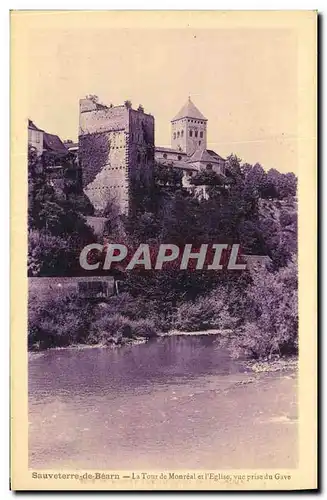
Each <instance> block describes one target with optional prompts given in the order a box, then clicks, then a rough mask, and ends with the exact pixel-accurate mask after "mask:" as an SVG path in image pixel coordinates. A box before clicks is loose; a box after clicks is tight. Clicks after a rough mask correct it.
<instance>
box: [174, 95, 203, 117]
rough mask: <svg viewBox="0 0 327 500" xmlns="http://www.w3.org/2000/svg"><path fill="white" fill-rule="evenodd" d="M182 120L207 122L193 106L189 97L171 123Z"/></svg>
mask: <svg viewBox="0 0 327 500" xmlns="http://www.w3.org/2000/svg"><path fill="white" fill-rule="evenodd" d="M182 118H195V119H196V120H206V121H207V119H206V118H205V117H204V116H203V114H202V113H201V112H200V111H199V110H198V108H197V107H196V106H195V105H194V104H193V102H192V101H191V98H190V97H189V98H188V100H187V102H186V103H185V104H184V106H183V107H182V109H181V110H180V111H179V112H178V113H177V115H176V116H175V117H174V118H173V119H172V120H171V121H172V122H174V121H176V120H181V119H182Z"/></svg>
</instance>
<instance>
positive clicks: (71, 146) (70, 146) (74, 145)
mask: <svg viewBox="0 0 327 500" xmlns="http://www.w3.org/2000/svg"><path fill="white" fill-rule="evenodd" d="M64 144H65V147H66V148H67V149H68V150H76V149H78V142H73V141H72V142H66V141H65V142H64Z"/></svg>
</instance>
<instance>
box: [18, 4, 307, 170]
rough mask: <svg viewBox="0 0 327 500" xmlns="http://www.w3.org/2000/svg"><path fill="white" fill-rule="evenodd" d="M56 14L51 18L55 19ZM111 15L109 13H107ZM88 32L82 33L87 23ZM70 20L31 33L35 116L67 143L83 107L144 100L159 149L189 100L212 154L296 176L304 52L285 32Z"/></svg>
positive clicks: (39, 123)
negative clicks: (204, 124) (84, 100)
mask: <svg viewBox="0 0 327 500" xmlns="http://www.w3.org/2000/svg"><path fill="white" fill-rule="evenodd" d="M52 15H53V14H52ZM104 15H105V14H104ZM83 26H84V27H83ZM83 26H82V25H80V24H79V22H78V20H77V22H71V19H70V18H67V17H65V16H64V17H63V18H62V20H61V22H60V23H56V24H55V25H54V26H52V27H51V29H48V28H47V27H46V26H43V23H42V22H40V23H39V24H38V26H37V27H35V28H34V29H33V30H30V31H29V35H28V61H27V72H28V77H27V84H28V101H29V103H28V113H29V117H30V118H31V119H33V121H34V122H35V124H36V125H37V126H39V127H40V128H42V129H44V130H46V131H48V132H50V133H54V134H58V135H59V136H60V137H61V139H73V140H76V139H77V136H78V101H79V98H81V97H84V96H85V95H86V94H90V93H92V94H96V95H98V96H99V98H100V102H103V103H104V104H110V103H113V104H115V105H117V104H122V103H123V102H124V100H126V99H130V100H131V101H132V103H133V107H137V106H138V104H140V103H141V104H142V105H143V106H144V108H145V111H146V112H150V113H152V114H153V115H154V117H155V132H156V133H155V138H156V139H155V140H156V145H161V146H169V145H170V120H171V119H172V117H173V116H174V115H176V113H177V112H178V111H179V109H180V108H181V107H182V105H183V104H184V103H185V101H186V100H187V98H188V96H189V95H190V96H191V98H192V100H193V102H194V104H195V105H196V106H197V107H198V108H199V110H200V111H201V112H202V113H203V114H204V115H205V116H206V118H207V119H208V148H210V149H214V150H215V151H216V152H217V153H219V154H220V155H222V156H226V155H228V154H230V153H232V152H233V153H236V154H237V155H238V156H240V157H241V158H242V160H243V161H247V162H249V163H256V162H259V163H261V164H262V165H263V167H264V168H265V169H269V168H277V169H278V170H280V171H283V172H287V171H294V172H296V170H297V168H296V167H297V100H298V97H297V93H298V88H297V71H298V68H297V59H296V56H297V50H296V49H297V47H296V36H295V34H294V32H293V31H291V30H287V29H267V28H265V29H264V28H259V29H258V28H254V29H248V28H246V29H244V28H240V29H235V28H234V29H231V28H226V29H221V28H219V29H206V30H204V29H193V28H190V27H189V28H187V27H186V28H184V29H180V28H179V29H171V28H168V29H167V28H165V26H163V28H162V29H153V28H151V27H150V28H148V29H135V28H129V29H113V28H112V27H110V26H109V28H108V29H106V27H105V23H102V24H101V27H99V26H95V25H94V24H93V23H92V15H91V13H90V18H89V23H88V24H87V25H85V23H84V25H83Z"/></svg>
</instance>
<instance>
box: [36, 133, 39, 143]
mask: <svg viewBox="0 0 327 500" xmlns="http://www.w3.org/2000/svg"><path fill="white" fill-rule="evenodd" d="M36 142H40V134H39V132H36Z"/></svg>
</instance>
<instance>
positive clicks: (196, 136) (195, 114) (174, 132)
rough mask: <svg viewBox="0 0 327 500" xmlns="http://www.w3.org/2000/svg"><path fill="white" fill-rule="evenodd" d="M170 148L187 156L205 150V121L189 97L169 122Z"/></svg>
mask: <svg viewBox="0 0 327 500" xmlns="http://www.w3.org/2000/svg"><path fill="white" fill-rule="evenodd" d="M171 147H172V148H173V149H177V150H180V151H183V152H184V153H186V154H187V155H188V156H191V155H192V154H193V153H195V152H196V151H204V150H205V149H207V119H206V118H205V117H204V116H203V114H202V113H201V112H200V111H199V110H198V109H197V107H196V106H195V105H194V104H193V102H192V101H191V98H190V97H189V98H188V101H187V102H186V103H185V104H184V106H183V107H182V109H181V110H180V111H179V113H177V115H176V116H175V117H174V118H173V119H172V121H171Z"/></svg>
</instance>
